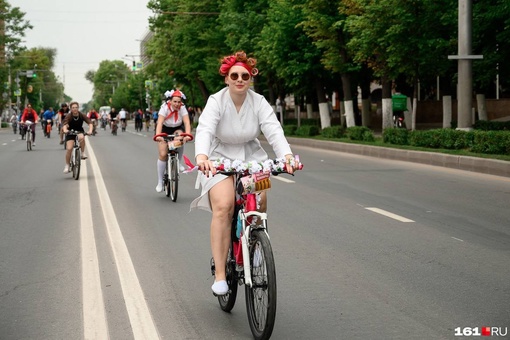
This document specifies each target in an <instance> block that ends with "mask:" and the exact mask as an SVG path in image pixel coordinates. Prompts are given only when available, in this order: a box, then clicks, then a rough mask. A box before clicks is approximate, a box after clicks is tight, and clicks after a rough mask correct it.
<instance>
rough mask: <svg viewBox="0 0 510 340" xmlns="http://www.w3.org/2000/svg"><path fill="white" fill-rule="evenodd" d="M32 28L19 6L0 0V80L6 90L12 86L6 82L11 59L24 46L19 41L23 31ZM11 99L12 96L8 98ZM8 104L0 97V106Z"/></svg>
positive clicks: (9, 90) (23, 34)
mask: <svg viewBox="0 0 510 340" xmlns="http://www.w3.org/2000/svg"><path fill="white" fill-rule="evenodd" d="M29 29H32V25H31V24H30V22H29V21H27V20H25V13H24V12H22V11H21V10H20V8H19V7H12V6H11V5H10V4H9V2H7V1H5V0H0V81H1V82H2V84H8V86H10V88H6V90H7V91H8V92H12V91H11V90H12V89H13V88H14V87H13V84H12V83H10V84H9V83H8V80H9V74H10V73H11V65H10V64H11V61H12V58H13V57H14V56H16V55H17V54H19V52H20V51H22V50H23V49H24V48H25V47H24V46H23V45H22V43H21V41H22V39H23V37H24V36H25V32H26V31H27V30H29ZM10 99H11V100H12V98H10ZM6 104H8V103H7V101H6V100H5V99H4V97H3V96H2V97H0V106H1V107H2V108H3V107H5V105H6Z"/></svg>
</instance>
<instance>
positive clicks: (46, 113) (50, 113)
mask: <svg viewBox="0 0 510 340" xmlns="http://www.w3.org/2000/svg"><path fill="white" fill-rule="evenodd" d="M54 115H55V112H53V108H52V107H51V106H50V107H49V108H48V110H46V111H44V113H43V117H42V118H43V131H44V136H46V137H48V138H50V136H48V134H47V133H46V126H47V125H48V120H49V121H50V124H51V127H53V116H54Z"/></svg>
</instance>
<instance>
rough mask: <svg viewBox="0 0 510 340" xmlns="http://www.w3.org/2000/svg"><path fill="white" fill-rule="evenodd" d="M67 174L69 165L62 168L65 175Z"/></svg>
mask: <svg viewBox="0 0 510 340" xmlns="http://www.w3.org/2000/svg"><path fill="white" fill-rule="evenodd" d="M68 172H69V165H66V166H65V167H64V173H65V174H67V173H68Z"/></svg>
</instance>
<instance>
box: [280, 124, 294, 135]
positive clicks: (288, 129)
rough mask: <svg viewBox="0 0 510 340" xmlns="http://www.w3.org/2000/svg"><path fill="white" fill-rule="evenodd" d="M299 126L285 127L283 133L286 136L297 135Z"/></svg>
mask: <svg viewBox="0 0 510 340" xmlns="http://www.w3.org/2000/svg"><path fill="white" fill-rule="evenodd" d="M296 129H297V125H287V124H286V125H284V126H283V133H284V134H285V136H293V135H295V134H296Z"/></svg>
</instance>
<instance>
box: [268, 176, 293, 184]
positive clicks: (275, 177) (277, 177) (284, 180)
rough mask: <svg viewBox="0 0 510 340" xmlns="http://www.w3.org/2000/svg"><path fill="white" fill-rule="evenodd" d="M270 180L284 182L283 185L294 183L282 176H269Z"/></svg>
mask: <svg viewBox="0 0 510 340" xmlns="http://www.w3.org/2000/svg"><path fill="white" fill-rule="evenodd" d="M271 179H277V180H279V181H282V182H285V183H296V182H295V181H293V180H291V179H288V178H285V177H283V176H281V175H280V176H271Z"/></svg>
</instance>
